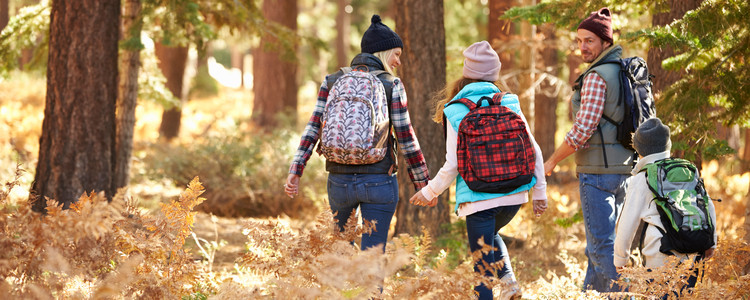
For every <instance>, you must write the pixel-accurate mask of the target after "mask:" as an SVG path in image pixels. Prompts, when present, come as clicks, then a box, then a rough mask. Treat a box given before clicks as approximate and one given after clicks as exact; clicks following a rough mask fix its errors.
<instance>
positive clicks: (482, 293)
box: [466, 205, 521, 299]
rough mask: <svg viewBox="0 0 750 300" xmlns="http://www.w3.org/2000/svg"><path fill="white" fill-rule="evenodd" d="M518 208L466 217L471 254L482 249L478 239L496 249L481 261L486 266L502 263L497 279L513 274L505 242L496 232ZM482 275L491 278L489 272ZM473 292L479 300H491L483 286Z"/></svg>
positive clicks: (483, 255)
mask: <svg viewBox="0 0 750 300" xmlns="http://www.w3.org/2000/svg"><path fill="white" fill-rule="evenodd" d="M520 208H521V205H512V206H498V207H495V208H491V209H487V210H483V211H479V212H476V213H473V214H470V215H468V216H466V234H467V236H468V237H469V249H471V252H474V251H477V250H479V249H482V247H481V246H479V242H478V241H479V239H482V241H484V243H485V245H492V247H493V248H496V249H497V250H493V251H490V252H489V253H486V254H482V260H483V261H485V262H487V263H488V264H492V263H494V262H498V261H502V262H503V267H502V269H500V271H499V272H498V274H497V275H498V278H502V277H503V276H505V275H506V274H512V273H513V269H512V268H511V266H510V257H509V256H508V248H507V247H506V246H505V242H503V239H502V238H501V237H500V235H499V234H498V231H499V230H500V229H501V228H503V226H505V225H508V223H509V222H510V220H512V219H513V217H514V216H515V215H516V213H518V209H520ZM480 265H482V262H481V261H478V262H477V263H476V264H475V265H474V271H476V272H479V266H480ZM484 275H485V276H493V275H492V272H491V270H488V271H486V272H485V274H484ZM474 290H475V291H477V293H479V299H492V290H490V289H489V288H488V287H487V286H485V285H484V284H482V285H479V286H477V287H475V288H474Z"/></svg>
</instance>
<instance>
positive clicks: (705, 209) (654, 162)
mask: <svg viewBox="0 0 750 300" xmlns="http://www.w3.org/2000/svg"><path fill="white" fill-rule="evenodd" d="M669 136H670V133H669V127H667V126H666V125H664V124H662V122H661V120H659V119H658V118H651V119H648V120H647V121H645V122H644V123H643V124H641V125H640V126H639V127H638V129H637V130H636V132H635V134H634V135H633V146H634V148H635V150H636V151H637V152H638V154H639V156H640V159H639V160H638V163H637V164H636V165H635V167H634V168H633V171H632V174H633V177H632V178H631V182H630V184H629V185H628V189H627V194H626V196H625V203H624V204H623V209H622V213H621V214H620V217H619V219H618V220H617V226H616V229H615V236H616V237H615V245H614V265H615V267H617V268H618V269H620V268H622V267H624V266H625V264H626V263H627V262H628V260H629V257H630V246H631V244H632V242H633V239H634V237H635V236H636V233H637V232H636V231H637V230H638V225H639V224H640V222H641V221H643V222H645V225H646V226H645V229H643V232H642V236H641V241H640V248H641V254H642V256H643V258H644V262H643V263H644V265H645V267H647V268H657V267H660V266H663V265H664V262H665V259H666V258H667V256H669V255H675V256H679V257H680V260H684V259H686V258H687V257H688V254H695V253H698V254H699V255H698V259H707V258H710V257H711V256H712V255H713V253H714V251H715V250H716V241H717V237H716V230H715V229H716V213H715V211H714V205H713V203H712V201H711V199H710V198H709V197H708V195H707V193H706V191H705V189H704V186H703V180H702V179H701V178H700V174H699V173H698V169H697V168H696V167H695V165H693V164H692V163H691V162H689V161H687V160H684V159H679V158H671V157H670V149H671V147H672V141H671V140H670V137H669ZM696 280H697V278H696V277H695V276H691V277H690V279H688V285H687V287H689V288H692V287H694V286H695V283H696Z"/></svg>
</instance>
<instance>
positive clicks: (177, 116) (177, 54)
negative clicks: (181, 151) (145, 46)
mask: <svg viewBox="0 0 750 300" xmlns="http://www.w3.org/2000/svg"><path fill="white" fill-rule="evenodd" d="M154 50H155V52H156V57H157V58H158V59H159V69H161V72H162V73H163V74H164V77H165V78H166V79H167V82H166V86H167V89H169V91H170V92H172V94H174V96H175V97H176V98H177V99H180V102H181V103H184V102H185V97H184V95H183V94H182V85H183V81H184V80H183V77H184V76H185V65H186V64H187V56H188V47H187V46H180V47H168V46H165V45H162V44H161V43H154ZM181 119H182V108H180V107H174V108H170V109H168V110H165V111H164V113H162V115H161V125H159V137H160V138H162V139H164V140H166V141H170V140H172V139H173V138H176V137H177V136H178V135H179V134H180V121H181Z"/></svg>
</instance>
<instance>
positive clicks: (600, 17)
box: [578, 7, 614, 44]
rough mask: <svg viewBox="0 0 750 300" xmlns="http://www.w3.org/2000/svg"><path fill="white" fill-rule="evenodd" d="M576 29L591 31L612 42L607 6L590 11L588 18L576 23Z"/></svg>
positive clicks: (609, 14)
mask: <svg viewBox="0 0 750 300" xmlns="http://www.w3.org/2000/svg"><path fill="white" fill-rule="evenodd" d="M578 29H586V30H588V31H591V32H593V33H594V34H596V36H598V37H599V38H601V39H602V40H604V41H607V42H609V43H610V44H614V42H613V40H612V13H611V12H610V11H609V8H606V7H603V8H602V9H600V10H598V11H595V12H592V13H591V14H590V15H589V17H588V18H586V19H585V20H583V22H581V24H580V25H578Z"/></svg>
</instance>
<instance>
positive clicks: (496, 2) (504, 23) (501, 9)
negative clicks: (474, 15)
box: [467, 0, 516, 73]
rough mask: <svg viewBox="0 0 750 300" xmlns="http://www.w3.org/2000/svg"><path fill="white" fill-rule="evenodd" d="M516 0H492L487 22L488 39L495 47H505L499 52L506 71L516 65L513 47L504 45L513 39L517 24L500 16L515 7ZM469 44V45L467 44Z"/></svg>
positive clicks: (503, 68)
mask: <svg viewBox="0 0 750 300" xmlns="http://www.w3.org/2000/svg"><path fill="white" fill-rule="evenodd" d="M514 2H515V1H514V0H490V1H489V4H488V5H489V9H490V15H489V20H488V22H487V40H488V41H489V42H490V45H492V47H493V48H495V49H501V48H502V49H504V50H501V51H499V52H498V55H500V62H501V63H502V70H501V72H503V73H506V72H507V71H510V70H511V69H513V67H514V62H513V59H514V58H515V57H516V53H515V51H512V50H511V48H512V47H502V46H503V45H506V44H508V43H509V42H510V41H512V40H513V35H515V34H516V33H515V29H516V25H515V24H513V23H512V22H510V21H508V20H501V19H500V17H501V16H502V15H503V14H505V11H507V10H508V9H510V8H511V7H513V4H514ZM467 46H468V45H467Z"/></svg>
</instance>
